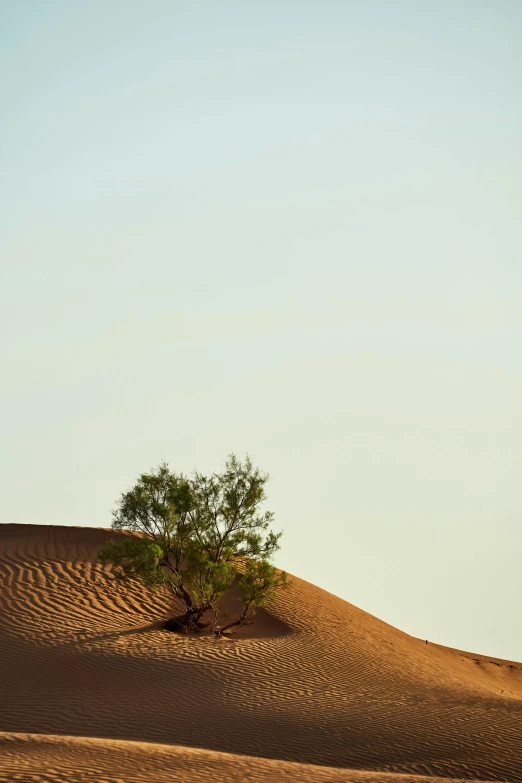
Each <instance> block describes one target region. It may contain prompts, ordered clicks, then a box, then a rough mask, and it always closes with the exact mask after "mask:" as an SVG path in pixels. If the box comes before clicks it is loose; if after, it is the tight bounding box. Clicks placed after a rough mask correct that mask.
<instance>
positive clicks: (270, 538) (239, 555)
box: [99, 454, 286, 633]
mask: <svg viewBox="0 0 522 783" xmlns="http://www.w3.org/2000/svg"><path fill="white" fill-rule="evenodd" d="M267 481H268V475H266V474H263V473H261V472H260V471H259V469H258V468H254V466H253V465H252V462H251V460H250V459H249V457H247V458H246V459H245V461H244V462H241V460H238V459H237V457H236V456H235V455H234V454H231V455H230V456H229V458H228V460H227V462H226V464H225V469H224V470H223V472H221V473H213V474H211V475H210V476H204V475H203V474H201V473H198V472H196V473H194V474H193V476H192V477H190V478H186V477H185V476H183V475H181V474H179V475H178V474H175V473H173V472H171V471H170V469H169V467H168V465H167V464H166V463H163V464H161V465H160V466H159V467H158V468H157V469H156V470H153V471H151V472H150V473H143V474H142V475H141V476H140V477H139V478H138V481H137V482H136V484H135V486H134V487H133V488H132V489H130V490H129V491H128V492H125V493H123V494H122V496H121V498H120V500H119V503H118V506H117V508H116V510H115V511H113V523H112V528H113V529H114V530H118V531H129V532H130V533H132V534H133V535H131V536H129V537H125V538H124V539H113V540H111V541H109V542H108V544H107V545H106V546H105V547H104V548H103V549H102V551H101V552H100V554H99V557H100V559H101V560H102V561H103V562H107V563H112V564H113V566H114V576H115V577H116V578H117V579H120V580H124V581H125V580H129V579H138V580H141V581H142V582H143V584H145V585H146V586H147V587H149V588H151V589H158V588H162V589H168V590H170V591H171V593H172V594H173V595H174V596H175V597H176V598H178V599H180V600H181V601H182V602H183V604H184V608H185V611H184V614H182V615H180V616H178V617H172V618H170V619H169V620H167V621H166V623H165V627H167V628H169V629H170V630H183V631H185V632H186V631H190V630H192V631H197V630H199V629H200V628H201V627H203V624H202V618H203V616H204V615H205V614H207V613H210V612H212V613H213V617H214V621H213V625H214V630H215V631H216V632H218V633H224V632H225V631H230V629H231V628H233V627H235V626H240V625H243V624H244V623H247V622H250V621H251V618H252V615H253V613H254V612H255V609H256V607H258V606H262V605H263V604H264V603H266V600H267V599H268V597H269V596H270V595H271V594H272V593H273V592H274V590H276V589H277V588H278V587H280V586H282V585H284V584H286V574H285V573H284V572H279V571H277V570H276V569H275V568H274V566H273V565H271V563H270V558H271V556H272V555H273V554H274V552H276V551H277V549H279V539H280V537H281V533H274V532H273V531H272V530H271V529H270V525H271V523H272V521H273V514H272V513H271V512H270V511H265V512H263V511H261V506H262V504H263V502H264V501H265V499H266V494H265V485H266V483H267ZM234 583H236V584H237V587H238V590H239V595H240V600H241V604H242V609H241V611H240V612H239V613H238V615H237V616H236V617H234V618H233V619H231V620H230V622H228V623H227V624H226V625H225V626H223V627H221V628H219V626H218V620H219V616H220V604H221V600H222V598H223V597H224V596H225V594H226V593H227V592H228V591H229V590H230V589H231V588H232V585H233V584H234Z"/></svg>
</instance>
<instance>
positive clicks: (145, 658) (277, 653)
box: [0, 524, 522, 782]
mask: <svg viewBox="0 0 522 783" xmlns="http://www.w3.org/2000/svg"><path fill="white" fill-rule="evenodd" d="M110 535H111V533H110V531H107V530H104V529H100V528H73V527H53V526H31V525H9V524H4V525H1V526H0V661H1V670H2V671H3V672H7V673H8V676H7V678H6V681H5V683H4V685H3V686H2V699H1V701H0V731H1V732H4V734H3V735H2V738H1V740H0V743H1V747H2V755H4V753H5V752H7V751H6V747H7V746H9V747H10V748H11V749H12V748H13V747H15V748H16V747H20V743H22V742H25V743H27V744H26V745H25V746H24V747H25V748H27V747H28V746H29V747H30V748H31V751H30V753H29V754H28V755H29V756H30V757H31V758H34V759H37V758H39V759H40V762H42V759H43V757H44V756H45V754H46V753H47V754H49V753H50V754H51V756H52V749H53V748H56V747H57V745H58V746H59V745H60V742H62V744H63V743H65V744H64V748H65V746H66V747H67V748H68V750H67V753H69V754H72V756H71V758H73V757H74V758H76V759H80V758H82V759H84V760H85V758H86V756H85V754H86V752H87V751H86V750H85V748H86V747H87V748H89V747H91V746H90V745H89V744H88V741H87V740H86V739H81V740H80V739H75V740H73V739H72V738H71V737H72V736H75V737H77V738H98V739H97V740H96V742H100V743H102V744H103V741H105V742H109V743H110V742H113V744H114V742H116V743H117V742H119V741H122V740H125V741H127V742H131V743H132V742H134V743H136V742H137V743H140V742H142V743H143V742H148V743H153V744H155V745H154V747H156V745H157V744H158V743H160V744H161V745H162V747H163V748H164V747H165V746H176V748H174V749H173V748H170V749H168V752H171V753H173V754H176V753H178V754H183V753H185V752H186V755H185V756H183V758H184V759H185V761H184V762H183V769H184V770H185V771H184V774H185V773H186V774H187V775H188V774H189V772H188V771H187V769H186V767H187V765H188V767H190V759H191V758H192V759H194V758H195V757H193V756H191V755H190V754H191V753H196V752H198V753H203V752H204V751H206V752H213V753H218V754H219V753H226V754H232V755H233V756H237V757H238V758H239V757H240V758H241V759H244V760H245V759H246V760H245V761H244V762H243V761H241V763H240V762H239V761H235V762H234V763H235V764H236V765H239V766H238V769H239V767H241V764H243V763H244V764H246V765H247V766H246V767H245V768H244V772H241V774H242V775H243V777H241V778H238V777H236V778H234V777H229V778H227V777H223V778H222V779H223V780H228V779H230V780H233V779H249V778H247V777H245V775H246V770H247V769H251V770H254V769H255V770H258V772H256V773H255V774H261V770H260V768H259V767H256V764H262V763H266V764H267V765H268V766H267V767H266V769H267V770H268V771H267V772H266V775H268V774H269V770H270V769H272V768H271V767H270V764H283V765H284V764H287V763H288V764H290V768H289V769H290V771H286V772H285V777H284V778H283V779H288V780H294V779H295V780H297V779H310V778H303V777H301V778H298V777H292V774H294V772H295V766H292V765H295V764H301V765H303V764H304V765H319V766H314V767H313V769H314V774H316V775H319V770H320V769H323V772H321V774H323V775H326V774H327V773H326V772H324V768H336V769H335V774H336V775H337V778H335V777H330V778H328V777H323V778H320V777H316V779H318V780H323V779H324V780H334V779H335V780H342V781H344V780H349V779H350V780H351V779H352V778H349V777H342V775H346V774H350V775H353V774H356V773H355V772H354V770H359V771H360V774H363V773H364V774H366V775H373V776H374V777H370V778H366V779H367V780H374V779H375V780H377V777H375V775H377V774H381V773H382V774H384V773H388V774H392V773H393V775H394V778H393V779H394V780H395V779H397V775H404V774H408V775H417V776H432V777H439V778H453V779H460V778H461V779H468V780H469V779H473V778H474V779H481V780H506V781H513V782H515V781H521V782H522V664H520V663H517V662H510V661H501V660H499V659H493V658H488V657H486V656H480V655H474V654H471V653H465V652H462V651H458V650H451V649H448V648H445V647H441V646H438V645H436V644H432V643H430V644H428V645H426V644H425V643H424V641H423V640H419V639H415V638H413V637H411V636H408V635H407V634H405V633H403V632H401V631H399V630H397V629H396V628H393V627H392V626H390V625H388V624H386V623H384V622H382V621H381V620H378V619H377V618H375V617H372V616H371V615H369V614H367V613H366V612H364V611H362V610H360V609H358V608H356V607H354V606H352V605H351V604H349V603H347V602H345V601H342V600H341V599H339V598H337V597H336V596H333V595H331V594H329V593H327V592H325V591H324V590H321V589H320V588H317V587H315V586H313V585H311V584H309V583H307V582H304V581H303V580H300V579H297V578H293V579H292V587H291V589H290V590H288V591H286V592H284V593H281V594H280V595H278V596H277V598H276V599H274V600H273V601H272V602H271V604H270V605H269V606H268V607H267V610H266V611H263V612H260V614H259V616H258V617H257V618H256V621H255V623H254V625H253V626H252V627H251V628H247V629H245V631H244V632H243V636H242V638H238V639H237V640H235V641H229V640H218V639H214V638H211V637H208V636H206V637H205V636H201V637H198V636H195V637H180V636H176V635H173V634H169V633H167V632H165V631H163V630H162V629H161V628H160V622H159V621H161V619H162V618H163V617H166V616H168V615H169V614H170V613H171V612H172V611H173V607H172V603H171V601H170V599H169V598H167V597H166V596H163V595H160V594H156V595H151V594H150V593H149V592H148V591H146V590H144V589H141V588H140V587H139V586H133V587H132V589H130V590H127V589H122V588H121V587H120V586H118V585H116V584H115V583H114V581H113V580H112V578H111V576H110V574H109V572H108V569H107V567H106V566H104V565H102V564H101V563H99V562H97V560H96V555H97V552H98V550H99V548H100V547H101V546H102V545H103V543H104V542H105V541H106V539H107V537H108V536H110ZM36 734H37V735H42V736H43V735H46V738H40V739H39V740H37V739H35V738H34V737H32V738H31V737H30V735H36ZM15 735H16V736H15ZM50 735H63V738H62V739H61V740H59V739H57V738H56V736H54V737H51V739H49V736H50ZM28 737H29V738H28ZM22 738H25V739H22ZM65 738H67V740H66V739H65ZM89 741H90V740H89ZM92 741H93V742H94V740H92ZM82 742H83V743H85V742H87V745H85V744H83V745H82ZM17 743H18V745H17ZM42 743H43V744H42ZM45 743H47V744H45ZM53 743H54V744H53ZM44 746H45V748H47V750H45V752H44V750H43V748H44ZM180 746H183V747H182V748H181V747H180ZM100 747H101V746H100ZM103 747H106V746H103ZM107 747H108V746H107ZM114 747H116V746H114ZM117 747H118V748H120V745H117ZM126 747H127V748H129V747H130V746H126ZM133 747H134V746H133ZM151 747H152V746H151ZM71 748H73V750H71ZM120 750H121V748H120ZM149 751H150V753H152V751H151V750H150V748H149V750H148V751H147V753H148V752H149ZM100 752H101V751H100ZM126 752H128V753H130V750H128V751H126ZM133 752H134V751H133ZM136 752H137V751H136ZM162 752H165V753H166V752H167V750H165V751H162ZM10 753H11V751H10ZM13 753H14V755H16V752H13ZM13 753H11V755H10V756H9V758H11V759H12V758H13ZM63 753H65V750H63ZM107 753H108V750H107ZM143 753H145V750H144V751H143ZM157 753H159V751H157ZM39 754H40V755H39ZM42 754H43V755H42ZM122 754H123V755H124V753H123V751H121V753H120V755H122ZM187 754H188V755H187ZM8 755H9V754H8ZM26 755H27V754H26ZM160 755H161V754H160ZM116 756H118V753H116ZM131 756H132V754H131ZM47 757H48V756H47ZM47 757H46V758H47ZM122 757H123V756H122ZM147 758H149V756H147ZM172 758H173V762H172V763H173V764H175V763H177V762H176V761H175V759H174V756H173V757H172ZM227 758H228V757H227ZM187 759H189V761H187ZM229 760H230V759H229ZM268 760H270V761H268ZM35 763H36V761H35ZM46 763H47V762H46ZM71 763H72V762H71ZM74 763H76V762H74ZM118 763H119V762H118ZM122 763H123V762H122ZM147 763H149V762H147ZM151 763H152V762H151ZM180 763H181V762H180ZM194 763H195V762H194ZM216 763H217V762H216ZM231 764H232V762H231ZM227 769H228V768H227ZM241 769H243V767H241ZM285 769H286V768H285ZM291 770H294V772H291ZM0 771H1V773H2V774H4V775H5V774H6V772H5V770H4V768H3V767H2V766H1V762H0ZM131 771H132V770H131V769H130V768H129V774H130V772H131ZM159 771H160V767H158V774H159ZM167 771H168V770H164V772H165V773H166V772H167ZM272 771H273V770H272ZM33 772H34V770H33ZM17 774H18V773H17ZM20 774H26V773H25V772H24V771H22V772H21V773H20ZM31 774H33V773H31ZM34 774H37V773H36V772H34ZM71 774H72V773H71ZM75 774H76V773H75ZM78 774H79V773H78ZM103 774H105V775H109V774H110V769H109V768H107V770H106V771H105V772H104V773H103ZM115 774H116V773H115ZM162 774H163V772H162ZM169 774H170V773H169ZM194 774H196V773H194ZM227 774H229V773H228V772H227ZM230 774H233V765H232V766H230ZM252 774H254V773H252ZM263 774H264V773H263ZM270 774H272V773H271V772H270ZM274 774H275V772H274ZM280 774H281V775H282V772H281V773H280ZM295 774H304V773H302V772H299V773H295ZM328 774H330V772H328ZM332 774H333V772H332ZM19 779H20V780H21V779H22V778H19ZM48 779H49V780H54V779H53V778H48ZM55 779H57V778H55ZM71 779H73V778H71ZM78 779H81V778H78ZM90 779H92V776H91V778H90ZM113 779H114V780H118V779H119V778H117V776H116V777H114V778H109V777H108V778H107V780H111V781H112V780H113ZM124 779H125V780H133V779H136V780H139V779H140V778H130V777H125V778H124ZM157 779H158V780H160V781H161V780H162V778H160V777H157ZM164 779H165V780H170V779H175V778H164ZM184 779H187V780H190V779H191V778H189V777H185V778H184ZM196 779H197V778H196V777H194V780H196ZM216 779H218V778H216ZM251 779H252V780H257V779H259V780H265V779H266V780H270V779H271V778H270V777H266V776H265V778H263V777H257V778H256V777H252V778H251ZM353 779H354V780H355V779H357V780H359V779H361V780H362V778H360V777H357V778H353ZM387 779H389V780H391V778H387ZM0 780H2V778H1V777H0ZM42 780H44V778H42ZM45 780H47V778H45Z"/></svg>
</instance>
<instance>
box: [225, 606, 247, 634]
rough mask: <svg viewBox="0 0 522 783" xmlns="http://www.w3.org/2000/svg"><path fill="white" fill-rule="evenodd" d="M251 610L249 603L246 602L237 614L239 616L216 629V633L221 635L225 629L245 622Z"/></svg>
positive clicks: (227, 629)
mask: <svg viewBox="0 0 522 783" xmlns="http://www.w3.org/2000/svg"><path fill="white" fill-rule="evenodd" d="M251 610H252V607H251V605H250V604H247V605H246V607H245V608H244V609H243V611H242V612H241V614H240V615H239V617H237V618H236V619H235V620H234V621H233V622H231V623H227V625H224V626H223V628H219V629H218V630H217V631H216V633H217V635H218V636H222V635H223V634H224V633H225V631H229V630H230V629H231V628H236V627H238V626H241V625H243V624H244V623H246V622H247V621H248V619H249V615H250V612H251Z"/></svg>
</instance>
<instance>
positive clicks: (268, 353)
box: [0, 0, 522, 660]
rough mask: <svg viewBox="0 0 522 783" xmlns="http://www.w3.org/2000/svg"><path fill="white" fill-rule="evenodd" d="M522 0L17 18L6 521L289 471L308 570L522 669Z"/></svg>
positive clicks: (291, 530) (291, 521)
mask: <svg viewBox="0 0 522 783" xmlns="http://www.w3.org/2000/svg"><path fill="white" fill-rule="evenodd" d="M521 40H522V4H521V3H520V2H518V0H513V2H510V1H508V0H490V1H489V2H485V1H484V0H474V1H473V0H438V1H437V2H434V1H431V2H430V1H429V0H425V1H424V2H419V1H418V0H364V1H363V0H358V1H357V2H350V0H342V1H341V0H339V2H335V1H330V2H329V1H328V0H321V2H319V1H318V0H316V1H314V2H306V0H305V1H303V0H300V1H299V2H297V0H295V1H293V2H290V1H289V0H277V2H270V1H268V2H267V1H266V0H265V1H264V2H248V1H246V2H245V0H241V1H240V2H239V1H237V2H230V1H229V0H221V2H219V3H218V2H215V1H214V0H212V2H210V1H207V2H205V1H204V0H190V1H189V0H187V1H186V2H176V1H175V0H169V2H166V1H164V2H162V1H161V0H147V2H145V0H140V2H136V1H135V0H134V1H133V0H125V2H117V1H116V0H92V1H91V2H71V0H60V1H54V2H53V1H52V0H46V2H40V0H34V2H29V1H28V0H16V2H6V1H5V0H0V106H1V107H2V122H1V130H0V141H1V144H0V170H1V181H0V215H1V218H0V220H1V223H2V230H1V237H0V241H1V258H2V281H1V282H2V285H1V319H2V323H1V335H2V340H1V360H2V405H1V410H2V450H1V452H2V453H1V466H0V467H1V474H2V482H1V483H2V496H1V502H0V520H2V521H5V522H7V521H14V522H31V523H41V524H64V525H68V524H69V525H73V524H79V525H94V526H106V525H108V524H109V523H110V514H109V511H110V509H111V508H112V507H113V504H114V501H115V499H116V497H117V496H118V494H119V493H120V492H121V491H122V490H124V489H125V488H126V487H127V486H128V485H129V484H130V483H131V482H132V481H133V480H134V478H135V477H136V476H137V474H138V473H139V472H141V471H143V470H147V469H148V468H150V467H152V466H153V465H155V464H157V463H158V462H159V461H160V460H162V459H164V458H165V459H167V460H168V461H169V462H170V464H171V466H172V467H173V468H174V469H176V470H183V471H186V472H188V471H190V470H191V469H193V468H195V467H197V468H199V469H201V470H212V469H213V468H219V467H220V465H221V463H222V461H223V460H224V458H225V456H226V454H227V452H229V451H235V452H237V453H239V454H243V453H245V452H246V451H248V452H249V453H250V454H251V456H252V457H253V459H254V460H255V462H256V463H258V464H259V465H260V466H261V467H262V468H264V469H266V470H268V471H269V472H270V473H271V476H272V480H271V484H270V488H269V496H270V504H269V507H270V508H272V509H273V510H274V511H275V512H276V517H277V525H278V527H280V528H282V529H283V530H284V531H285V534H284V537H283V548H282V550H281V553H280V555H279V557H278V561H277V562H278V564H279V565H281V566H283V567H285V568H287V569H288V570H289V571H291V572H293V573H295V574H297V575H299V576H302V577H304V578H305V579H308V580H310V581H312V582H315V583H317V584H319V585H320V586H322V587H324V588H326V589H328V590H330V591H332V592H334V593H336V594H338V595H340V596H342V597H343V598H346V599H347V600H349V601H351V602H353V603H355V604H357V605H358V606H360V607H361V608H363V609H366V610H367V611H369V612H371V613H373V614H375V615H377V616H379V617H381V618H382V619H384V620H386V621H387V622H389V623H391V624H393V625H396V626H398V627H400V628H402V629H403V630H405V631H407V632H409V633H412V634H414V635H419V636H421V637H424V638H425V637H427V638H429V639H432V640H433V641H439V642H441V643H443V644H448V645H451V646H454V647H460V648H465V649H471V650H474V651H477V652H483V653H486V654H491V655H498V656H504V657H508V658H512V659H517V660H522V619H521V613H520V602H521V599H522V569H521V568H520V562H521V557H522V482H521V475H522V409H521V400H522V260H521V259H522V253H521V251H522V221H521V208H522V156H521V143H520V139H521V138H522V101H521V98H520V95H521V90H522V47H521V46H520V41H521Z"/></svg>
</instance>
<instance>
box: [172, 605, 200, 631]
mask: <svg viewBox="0 0 522 783" xmlns="http://www.w3.org/2000/svg"><path fill="white" fill-rule="evenodd" d="M205 612H206V608H203V607H200V606H196V607H191V608H190V609H187V611H186V612H185V614H180V615H178V616H177V617H170V618H169V619H168V620H166V621H165V622H164V623H163V627H164V628H166V629H167V631H175V632H178V633H189V632H191V631H192V632H193V633H198V631H200V630H201V629H202V628H205V627H206V626H207V625H208V623H201V622H200V620H201V617H202V616H203V615H204V613H205Z"/></svg>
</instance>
